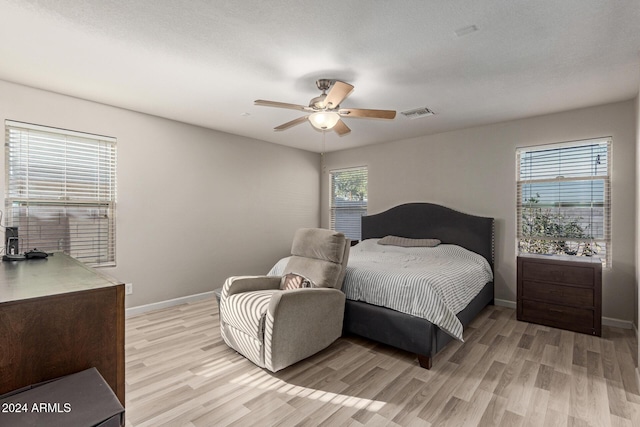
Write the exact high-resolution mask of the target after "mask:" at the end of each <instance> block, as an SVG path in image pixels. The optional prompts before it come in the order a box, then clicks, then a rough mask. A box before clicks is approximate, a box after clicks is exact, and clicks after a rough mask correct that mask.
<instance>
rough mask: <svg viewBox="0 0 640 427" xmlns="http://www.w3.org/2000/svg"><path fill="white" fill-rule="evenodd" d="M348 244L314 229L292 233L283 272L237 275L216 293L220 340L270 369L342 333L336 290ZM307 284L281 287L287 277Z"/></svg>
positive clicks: (341, 301)
mask: <svg viewBox="0 0 640 427" xmlns="http://www.w3.org/2000/svg"><path fill="white" fill-rule="evenodd" d="M349 248H350V242H349V240H348V239H346V238H345V236H344V235H343V234H342V233H337V232H334V231H331V230H325V229H318V228H303V229H300V230H298V231H297V232H296V234H295V236H294V239H293V245H292V248H291V255H292V256H291V257H290V259H289V261H288V263H287V266H286V267H285V269H284V272H283V276H239V277H230V278H228V279H227V280H226V282H225V284H224V286H223V288H222V293H221V295H220V332H221V335H222V338H223V339H224V342H225V343H226V344H227V345H228V346H229V347H231V348H233V349H234V350H236V351H237V352H239V353H240V354H242V355H243V356H245V357H246V358H247V359H249V360H251V361H252V362H253V363H255V364H256V365H258V366H260V367H261V368H266V369H268V370H270V371H271V372H276V371H278V370H280V369H283V368H286V367H287V366H290V365H292V364H294V363H296V362H298V361H300V360H302V359H305V358H307V357H309V356H311V355H313V354H315V353H317V352H318V351H320V350H322V349H324V348H326V347H328V346H329V345H330V344H331V343H333V342H334V341H335V340H336V339H337V338H338V337H340V335H341V334H342V321H343V319H344V305H345V296H344V293H342V291H341V290H340V289H341V287H342V282H343V280H344V275H345V270H346V265H347V261H348V258H349ZM289 273H293V274H295V275H297V276H296V277H303V278H304V279H306V280H307V281H308V282H309V283H310V284H311V287H301V288H296V289H287V290H284V289H281V288H283V287H285V286H284V282H285V280H287V279H289V278H291V277H292V276H287V275H288V274H289Z"/></svg>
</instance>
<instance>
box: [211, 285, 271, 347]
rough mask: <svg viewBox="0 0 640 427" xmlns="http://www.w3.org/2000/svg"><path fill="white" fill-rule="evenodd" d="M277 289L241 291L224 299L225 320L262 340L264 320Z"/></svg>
mask: <svg viewBox="0 0 640 427" xmlns="http://www.w3.org/2000/svg"><path fill="white" fill-rule="evenodd" d="M274 292H280V291H279V290H277V289H269V290H266V291H253V292H241V293H239V294H234V295H231V296H230V297H228V298H226V300H225V301H224V306H225V307H224V308H223V313H224V318H223V321H224V322H226V323H228V324H229V325H230V326H233V327H234V328H236V329H239V330H240V331H242V332H244V333H245V334H247V335H249V336H251V337H253V338H255V339H257V340H260V341H262V339H263V337H264V322H265V316H266V313H267V309H268V308H269V303H270V302H271V296H272V295H273V293H274Z"/></svg>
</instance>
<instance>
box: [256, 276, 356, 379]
mask: <svg viewBox="0 0 640 427" xmlns="http://www.w3.org/2000/svg"><path fill="white" fill-rule="evenodd" d="M344 305H345V295H344V293H343V292H342V291H339V290H337V289H333V288H303V289H293V290H288V291H282V292H276V293H275V294H273V296H272V297H271V302H270V304H269V309H268V311H267V320H266V325H265V342H266V341H267V340H268V339H270V343H269V344H266V349H265V364H266V367H267V368H268V369H270V370H271V371H272V372H275V371H277V370H279V369H282V368H283V367H286V366H289V365H290V364H291V363H295V362H296V361H298V360H302V359H303V358H305V357H308V356H310V355H312V354H314V353H316V352H318V351H320V350H322V349H323V348H325V347H327V346H328V345H329V344H331V343H332V342H333V341H335V340H336V339H337V338H338V337H340V335H341V334H342V322H343V319H344Z"/></svg>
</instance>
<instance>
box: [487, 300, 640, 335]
mask: <svg viewBox="0 0 640 427" xmlns="http://www.w3.org/2000/svg"><path fill="white" fill-rule="evenodd" d="M493 303H494V304H495V305H499V306H501V307H508V308H513V309H514V310H515V309H516V308H517V304H516V302H515V301H509V300H505V299H495V300H493ZM602 324H603V325H606V326H613V327H615V328H621V329H633V328H634V327H635V325H634V324H633V322H632V321H630V320H621V319H614V318H611V317H603V318H602ZM636 335H637V332H636Z"/></svg>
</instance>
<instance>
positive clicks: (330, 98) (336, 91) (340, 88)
mask: <svg viewBox="0 0 640 427" xmlns="http://www.w3.org/2000/svg"><path fill="white" fill-rule="evenodd" d="M352 90H353V86H351V85H350V84H349V83H345V82H341V81H340V80H336V81H335V82H334V83H333V85H332V86H331V89H329V93H327V97H326V98H325V99H324V105H323V107H324V108H328V109H330V110H331V109H334V108H336V107H337V106H338V105H340V103H341V102H342V100H343V99H345V98H346V97H347V96H349V94H350V93H351V91H352Z"/></svg>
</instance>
